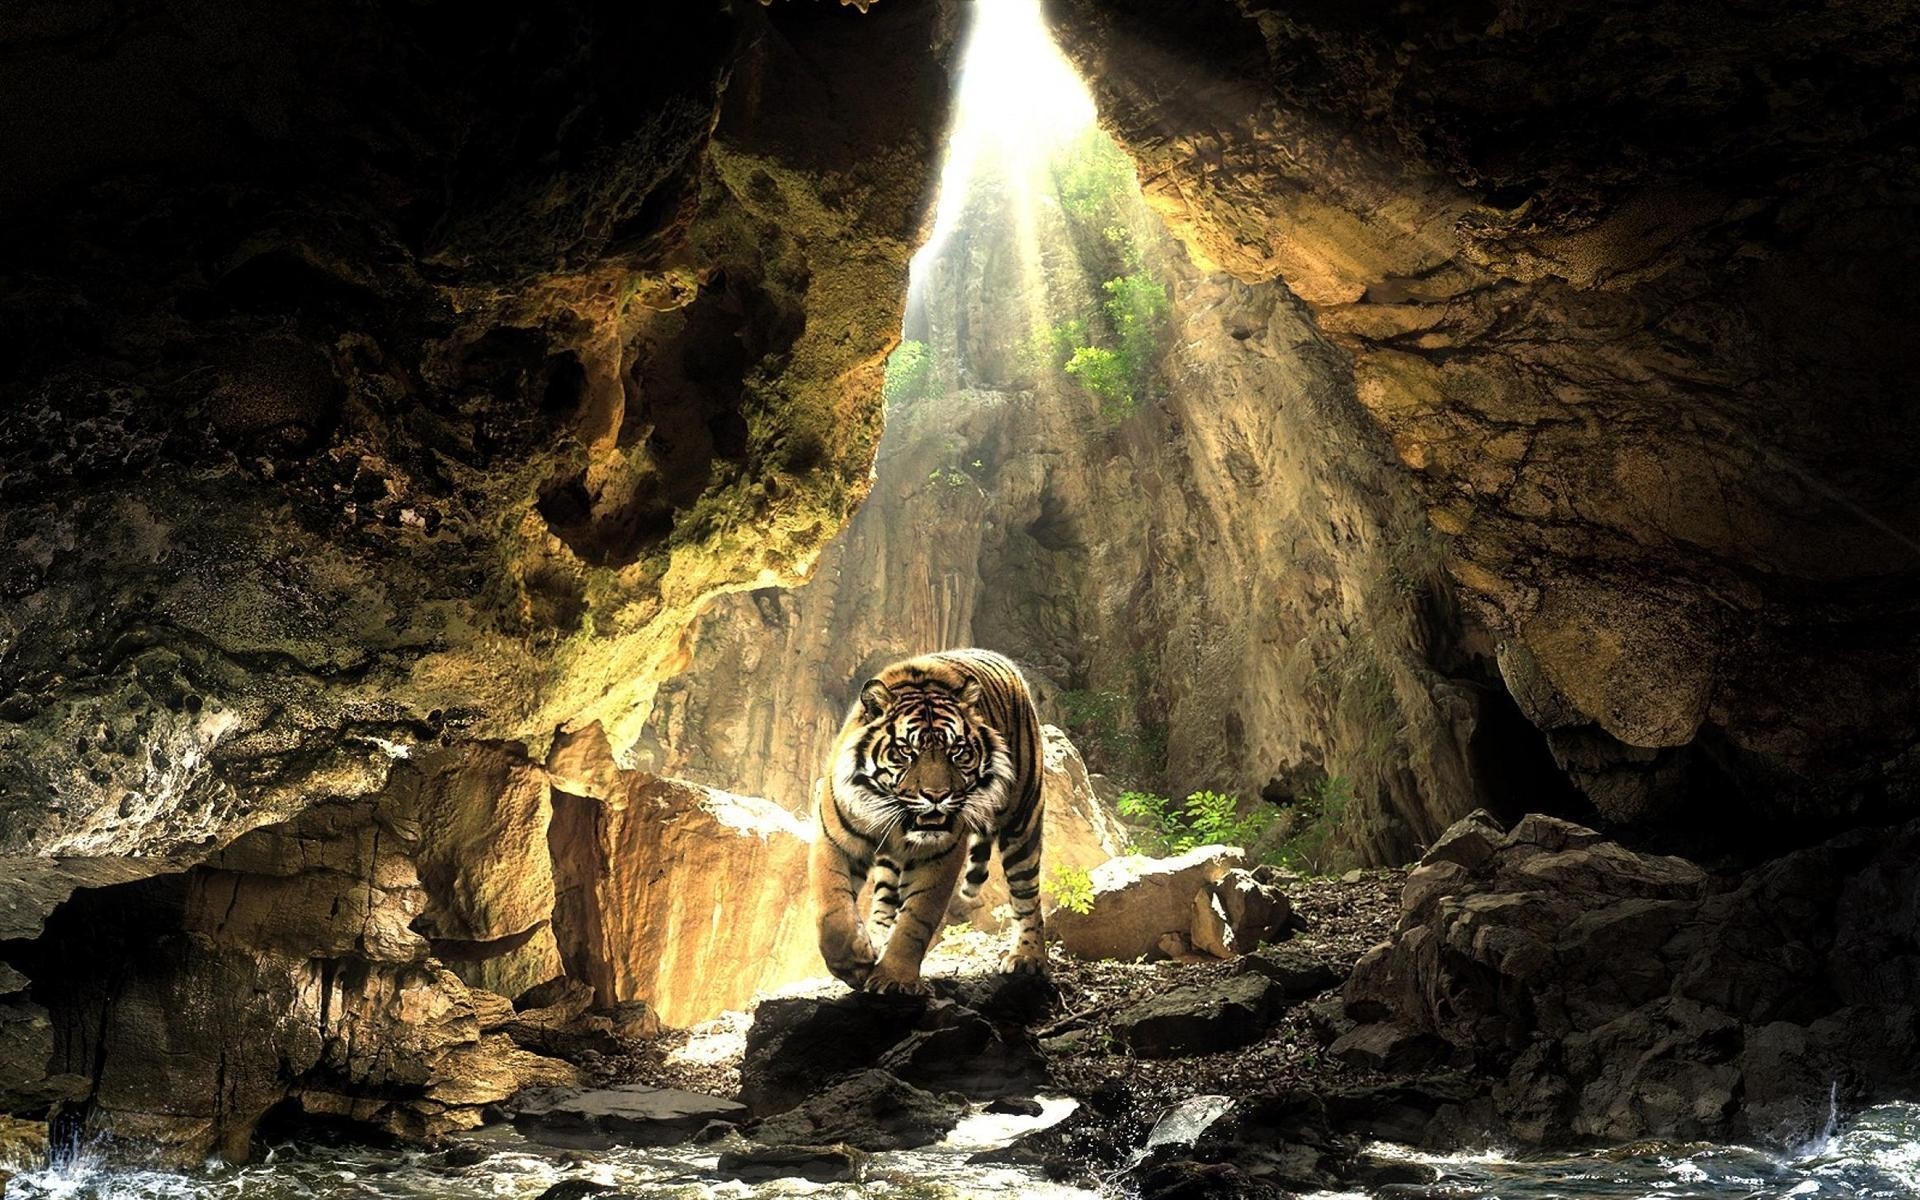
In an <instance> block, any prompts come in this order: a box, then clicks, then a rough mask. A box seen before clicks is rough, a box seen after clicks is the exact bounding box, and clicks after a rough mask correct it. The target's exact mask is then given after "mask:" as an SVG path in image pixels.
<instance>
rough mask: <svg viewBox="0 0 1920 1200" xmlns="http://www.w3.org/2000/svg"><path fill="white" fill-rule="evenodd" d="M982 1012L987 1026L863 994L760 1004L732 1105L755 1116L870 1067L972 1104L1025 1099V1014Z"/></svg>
mask: <svg viewBox="0 0 1920 1200" xmlns="http://www.w3.org/2000/svg"><path fill="white" fill-rule="evenodd" d="M990 999H991V998H989V1000H990ZM982 1007H983V1009H985V1010H986V1011H987V1012H994V1013H995V1017H994V1018H993V1019H989V1017H988V1016H987V1015H985V1014H984V1013H982V1012H979V1011H975V1010H974V1009H971V1008H968V1007H965V1006H963V1005H961V1004H958V1003H955V1002H954V1001H951V1000H933V1001H928V1000H923V999H920V998H918V997H899V996H885V995H868V994H865V993H855V994H853V995H849V996H842V997H837V998H835V999H833V1000H817V999H812V998H793V999H779V1000H767V1001H763V1002H762V1003H761V1004H760V1005H759V1007H758V1008H756V1009H755V1010H754V1018H753V1025H752V1027H751V1028H749V1029H748V1031H747V1045H746V1052H745V1056H744V1059H743V1061H742V1063H741V1068H740V1099H741V1100H742V1101H743V1102H744V1103H746V1105H747V1106H748V1107H749V1108H751V1109H752V1110H753V1111H754V1113H755V1114H757V1115H762V1116H764V1115H767V1114H770V1113H775V1112H780V1111H784V1110H785V1109H788V1108H792V1107H793V1106H795V1105H797V1104H800V1103H802V1102H803V1101H805V1100H806V1099H807V1098H808V1097H810V1096H816V1095H818V1094H819V1093H820V1092H821V1091H822V1089H824V1088H825V1087H827V1086H828V1085H829V1084H831V1083H832V1082H833V1081H835V1080H838V1079H841V1078H844V1077H846V1076H848V1075H850V1074H854V1073H856V1072H860V1071H864V1070H868V1069H870V1068H879V1069H882V1070H885V1071H886V1072H888V1073H890V1074H892V1075H894V1076H897V1077H899V1078H900V1079H902V1080H904V1081H906V1082H908V1083H911V1084H914V1085H916V1086H919V1087H922V1088H927V1089H932V1090H939V1091H959V1092H962V1093H964V1094H966V1095H968V1096H972V1097H975V1098H982V1099H984V1098H989V1097H996V1096H1003V1095H1009V1094H1030V1093H1031V1092H1032V1090H1033V1089H1034V1088H1035V1087H1037V1086H1039V1085H1040V1083H1041V1082H1042V1081H1044V1079H1045V1064H1044V1062H1042V1061H1041V1059H1040V1056H1039V1054H1038V1052H1037V1050H1036V1049H1035V1047H1034V1045H1033V1043H1032V1040H1031V1038H1029V1037H1028V1036H1027V1034H1026V1031H1025V1030H1024V1029H1023V1028H1021V1027H1020V1026H1019V1025H1018V1024H1016V1023H1015V1022H1016V1021H1018V1020H1020V1019H1022V1018H1023V1017H1024V1016H1025V1015H1026V1012H1027V1010H1025V1009H1024V1008H1022V1007H1016V1008H1014V1009H1011V1010H1008V1009H1001V1010H999V1011H998V1012H995V1009H996V1006H994V1005H992V1004H991V1003H985V1004H983V1005H982Z"/></svg>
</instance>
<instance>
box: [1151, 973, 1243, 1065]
mask: <svg viewBox="0 0 1920 1200" xmlns="http://www.w3.org/2000/svg"><path fill="white" fill-rule="evenodd" d="M1275 991H1276V989H1275V986H1274V983H1273V981H1272V980H1270V979H1267V978H1266V977H1264V976H1261V975H1233V976H1228V977H1227V978H1225V979H1221V980H1217V981H1209V982H1207V983H1197V984H1189V985H1186V986H1184V987H1176V988H1172V989H1170V990H1168V991H1167V992H1165V993H1163V994H1161V995H1158V996H1154V997H1151V998H1150V999H1147V1000H1142V1001H1140V1002H1139V1003H1137V1004H1133V1005H1130V1006H1128V1007H1127V1008H1124V1009H1122V1010H1120V1012H1119V1013H1117V1014H1115V1016H1114V1018H1113V1032H1114V1036H1115V1037H1117V1038H1119V1039H1120V1041H1121V1042H1122V1043H1123V1044H1124V1045H1125V1046H1126V1047H1127V1049H1129V1050H1131V1051H1132V1052H1133V1053H1135V1054H1138V1055H1140V1056H1141V1057H1142V1058H1178V1057H1184V1056H1188V1055H1194V1054H1213V1053H1215V1052H1217V1051H1221V1050H1231V1049H1234V1048H1235V1047H1238V1046H1244V1045H1247V1044H1248V1043H1250V1042H1253V1041H1256V1040H1258V1038H1259V1037H1260V1035H1261V1034H1263V1033H1265V1032H1266V1029H1267V1023H1268V1021H1269V1020H1270V1019H1271V1017H1272V1014H1273V1006H1274V1002H1275Z"/></svg>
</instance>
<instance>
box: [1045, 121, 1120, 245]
mask: <svg viewBox="0 0 1920 1200" xmlns="http://www.w3.org/2000/svg"><path fill="white" fill-rule="evenodd" d="M1049 166H1050V168H1051V171H1052V175H1053V190H1054V194H1055V195H1056V196H1058V197H1059V198H1060V207H1061V208H1064V209H1065V210H1066V211H1067V213H1068V214H1069V215H1070V216H1072V217H1074V218H1075V219H1077V220H1080V221H1084V222H1091V221H1093V220H1095V219H1097V218H1098V217H1100V216H1102V215H1103V214H1104V213H1105V212H1106V211H1107V210H1108V209H1110V208H1112V207H1113V206H1114V204H1115V203H1116V202H1117V201H1119V200H1122V199H1124V198H1126V197H1128V196H1130V195H1132V194H1133V192H1134V191H1136V190H1137V189H1138V188H1139V186H1140V181H1139V178H1138V177H1137V176H1136V175H1135V174H1134V170H1133V160H1132V159H1130V158H1128V157H1127V156H1126V153H1125V151H1123V150H1121V149H1120V147H1119V146H1117V145H1115V144H1114V141H1113V139H1112V138H1110V137H1108V136H1107V135H1106V134H1105V133H1103V132H1101V131H1100V130H1099V129H1089V130H1088V131H1087V132H1086V133H1085V134H1083V135H1082V136H1081V137H1080V138H1079V139H1077V140H1076V141H1074V142H1073V143H1072V144H1070V145H1068V146H1067V147H1066V148H1065V149H1063V150H1062V151H1061V152H1060V153H1059V154H1058V155H1056V156H1055V157H1054V159H1053V161H1052V162H1051V163H1050V164H1049Z"/></svg>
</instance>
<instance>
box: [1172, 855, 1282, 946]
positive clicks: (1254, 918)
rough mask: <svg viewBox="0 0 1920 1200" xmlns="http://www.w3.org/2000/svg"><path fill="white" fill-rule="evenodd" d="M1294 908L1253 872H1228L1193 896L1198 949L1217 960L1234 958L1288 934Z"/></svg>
mask: <svg viewBox="0 0 1920 1200" xmlns="http://www.w3.org/2000/svg"><path fill="white" fill-rule="evenodd" d="M1292 919H1293V906H1292V905H1291V904H1289V903H1288V902H1287V894H1286V893H1285V892H1283V891H1281V890H1280V888H1279V887H1277V886H1275V885H1273V884H1269V883H1263V882H1261V881H1260V880H1259V879H1257V878H1256V877H1255V876H1254V874H1253V872H1251V871H1242V870H1233V871H1228V872H1227V873H1226V874H1225V875H1222V876H1221V877H1220V878H1219V879H1216V880H1214V881H1212V882H1211V883H1208V884H1207V885H1206V886H1204V887H1202V888H1201V889H1200V891H1198V892H1196V893H1195V894H1194V897H1193V926H1192V930H1191V933H1190V938H1191V940H1192V942H1193V946H1194V949H1196V950H1200V951H1202V952H1204V953H1207V954H1211V955H1213V956H1214V957H1215V958H1232V957H1234V956H1235V955H1237V954H1245V953H1246V952H1248V951H1249V950H1252V949H1253V948H1254V947H1255V946H1259V945H1261V944H1262V943H1265V942H1270V941H1275V940H1277V939H1279V938H1280V937H1282V936H1284V935H1285V934H1286V931H1287V928H1288V925H1289V924H1290V923H1291V921H1292Z"/></svg>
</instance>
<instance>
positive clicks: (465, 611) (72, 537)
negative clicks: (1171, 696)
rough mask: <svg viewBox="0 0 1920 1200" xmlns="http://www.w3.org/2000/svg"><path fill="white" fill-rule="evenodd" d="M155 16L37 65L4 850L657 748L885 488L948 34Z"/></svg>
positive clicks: (12, 471)
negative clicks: (566, 732) (459, 746)
mask: <svg viewBox="0 0 1920 1200" xmlns="http://www.w3.org/2000/svg"><path fill="white" fill-rule="evenodd" d="M122 7H127V6H122ZM115 8H116V6H112V5H109V6H105V7H96V8H93V9H88V10H86V11H85V13H79V12H76V13H74V14H70V15H68V16H66V17H63V18H61V19H60V20H59V21H57V22H55V23H54V24H55V26H57V27H51V28H49V27H43V26H42V25H40V24H35V23H33V19H32V18H30V17H28V16H24V15H23V16H20V17H17V18H15V19H14V20H15V24H13V25H12V26H10V27H0V45H4V46H5V47H6V48H7V49H8V51H9V52H10V54H12V55H14V56H15V58H17V60H18V62H19V64H20V66H19V69H10V70H9V72H8V78H7V81H6V83H5V85H4V87H5V89H6V90H5V97H4V101H5V102H4V104H0V108H5V110H6V111H7V113H8V117H7V118H6V119H7V121H8V122H9V128H10V129H12V130H13V131H14V132H16V133H18V134H19V135H20V138H21V139H22V140H20V141H17V142H16V141H14V140H13V139H9V146H10V148H12V149H11V151H10V157H15V158H18V159H19V160H21V162H23V163H26V164H29V166H28V167H27V168H26V169H23V170H20V171H17V172H16V171H11V170H10V171H9V172H7V175H8V180H7V183H6V185H5V188H6V190H5V192H4V195H0V202H4V204H5V205H6V211H7V212H8V214H9V219H8V220H7V222H6V225H7V230H8V233H7V245H6V247H5V262H6V269H5V274H4V276H0V329H4V330H5V331H6V332H5V334H4V335H0V336H3V337H4V338H5V343H4V347H3V348H4V354H0V359H4V367H0V370H3V371H4V380H3V383H4V387H5V388H6V392H7V395H8V404H7V406H6V409H5V411H4V413H0V445H3V446H4V447H5V449H4V450H3V451H0V454H4V456H5V457H4V461H3V462H0V531H3V534H4V536H0V543H4V547H5V548H4V549H3V550H0V575H4V577H5V578H6V580H7V585H6V588H5V595H4V599H0V639H3V641H0V644H3V645H4V647H5V654H4V655H3V656H0V693H4V695H5V706H6V711H5V716H4V721H0V850H4V851H6V852H9V853H14V854H22V853H26V854H64V855H81V854H85V855H122V856H124V855H140V856H143V857H150V856H155V855H170V854H176V853H177V854H183V855H193V854H197V853H201V852H204V850H205V849H207V848H209V847H212V846H217V845H218V844H220V843H222V842H224V841H226V840H227V839H229V838H231V837H232V836H233V835H234V834H236V833H238V832H240V831H242V830H244V829H246V828H249V827H252V826H255V825H258V824H261V823H263V822H267V821H270V820H275V819H279V818H282V817H285V816H287V815H290V814H292V813H295V812H297V811H299V810H300V809H301V808H302V807H303V806H305V805H306V804H308V803H310V802H312V801H313V800H315V799H318V798H323V797H329V796H340V795H352V794H359V793H366V792H370V791H372V790H375V789H377V788H378V787H379V786H380V784H381V781H382V780H383V778H384V777H385V774H386V772H387V770H388V768H389V766H390V764H391V763H392V761H393V760H394V757H395V755H396V754H397V753H399V752H400V751H401V750H403V749H404V748H406V747H408V746H414V745H424V744H431V743H433V742H435V741H438V740H441V739H467V738H508V739H513V740H518V741H523V742H525V743H526V744H528V745H529V746H531V747H533V749H534V751H535V753H536V754H537V753H539V751H540V748H541V747H542V746H543V745H544V744H545V742H546V740H547V739H548V738H549V737H551V736H552V734H553V732H554V730H555V729H556V728H559V727H561V726H563V725H566V726H574V727H578V726H582V725H584V724H586V723H589V722H591V721H594V720H604V721H605V723H606V724H607V726H608V727H609V728H610V729H612V730H613V731H614V736H615V738H616V740H619V741H630V740H631V738H632V733H633V731H634V730H636V729H637V726H638V722H639V721H640V720H641V719H643V717H644V713H645V710H646V704H647V701H648V699H649V697H650V694H651V689H652V686H653V683H654V681H655V680H656V679H657V678H658V677H659V675H660V674H661V673H662V669H663V663H664V662H665V660H666V659H667V658H668V657H669V656H670V655H671V653H672V650H673V646H674V642H675V640H676V638H677V636H678V634H679V633H680V631H681V628H682V627H683V626H684V624H685V623H686V621H687V620H688V618H689V617H690V615H691V613H692V612H693V611H694V610H695V608H696V607H697V606H698V604H699V603H700V602H701V600H702V599H703V598H704V597H706V596H707V595H710V594H712V593H714V592H716V591H720V590H724V589H726V588H729V587H737V586H741V585H743V584H746V583H752V582H756V581H757V582H760V583H766V582H769V581H772V580H776V579H781V578H790V577H792V576H793V574H794V573H795V572H796V571H798V570H799V569H801V568H802V567H804V566H805V565H806V564H807V563H808V562H809V561H810V559H811V558H812V556H813V555H814V554H815V553H816V552H817V551H818V549H819V547H820V546H821V545H822V544H823V543H824V542H825V540H826V539H827V538H828V537H830V536H831V535H832V533H833V532H834V531H835V530H836V529H837V528H838V527H839V525H840V524H841V523H842V522H843V521H844V519H845V518H846V516H847V514H848V513H849V512H850V511H851V510H852V508H853V506H854V505H855V504H856V503H857V502H858V500H859V499H860V497H861V495H862V493H863V492H864V490H865V488H866V479H867V472H868V468H869V466H870V464H871V461H872V456H873V449H874V442H875V440H876V437H877V434H878V429H879V416H880V414H879V384H880V366H879V364H880V361H881V359H882V357H883V356H884V354H885V352H886V351H887V349H888V348H889V347H890V346H891V345H892V343H893V341H894V339H895V336H896V331H897V328H898V322H899V314H900V306H901V297H902V295H903V292H904V288H905V269H906V260H907V256H908V254H909V253H910V251H911V248H912V246H913V244H914V242H915V240H916V238H917V231H918V228H919V224H920V221H921V219H922V216H923V213H924V211H925V202H926V198H927V196H928V194H929V188H930V185H931V182H932V172H933V165H934V159H935V156H936V152H937V141H938V134H937V131H938V130H939V128H940V126H941V123H942V117H943V113H944V105H945V96H946V87H947V85H946V75H945V72H944V69H943V67H942V65H941V63H940V61H939V55H940V54H941V53H943V49H942V48H943V47H944V46H945V44H946V42H947V39H948V37H949V31H948V29H947V23H946V20H945V18H943V17H942V15H941V13H940V12H939V10H938V7H937V6H935V5H930V4H921V5H914V4H901V5H894V6H889V11H888V12H886V13H875V14H873V15H871V16H869V17H866V18H864V19H863V18H862V17H861V16H860V14H858V13H857V12H853V11H851V10H845V11H841V10H832V11H827V10H818V11H815V10H800V9H794V10H791V11H788V10H782V11H779V12H775V13H770V14H769V13H763V12H762V11H761V10H760V9H759V8H758V7H756V6H753V5H744V6H737V8H736V9H735V10H734V11H732V12H731V13H726V12H722V11H719V10H706V9H701V8H698V7H697V6H696V8H694V9H686V10H685V11H681V9H680V8H679V6H674V8H673V10H672V12H671V13H669V11H668V10H667V9H665V8H659V9H657V10H656V9H649V10H647V11H646V12H641V11H640V10H635V9H631V8H630V7H622V6H618V5H599V4H593V3H580V4H563V5H558V6H547V7H545V8H543V9H542V10H541V11H540V12H539V13H538V14H532V13H527V12H524V11H523V10H521V9H520V8H519V7H517V6H510V5H501V6H495V7H488V6H484V5H483V6H481V7H480V8H478V9H475V10H474V11H471V12H466V11H463V12H462V14H461V15H460V16H459V18H458V19H451V18H445V19H442V18H443V17H444V16H445V15H444V14H442V15H441V16H436V15H435V13H434V12H433V11H430V9H431V6H429V9H409V10H407V11H405V12H400V11H398V10H395V11H392V12H361V11H359V10H358V9H354V10H347V9H342V10H338V11H337V12H336V11H330V12H328V13H325V14H295V13H291V12H276V11H267V10H252V11H250V12H249V13H248V14H246V15H241V16H235V17H234V18H233V19H232V20H228V19H226V18H225V17H224V16H221V15H220V14H218V13H215V12H214V11H212V10H211V9H209V10H208V11H207V12H204V13H200V14H198V15H196V14H194V13H192V12H177V13H172V14H170V15H169V16H168V17H167V18H165V19H162V18H159V17H157V16H156V17H152V18H151V19H149V18H146V17H140V18H138V19H136V18H135V15H134V14H132V13H131V12H129V13H116V12H115V11H114V9H115ZM850 56H851V57H850ZM10 61H13V59H10ZM216 80H217V81H218V82H212V81H216ZM828 80H831V81H832V83H831V86H829V84H828V82H827V81H828ZM201 88H211V89H213V92H212V94H210V95H202V94H200V92H199V91H198V90H197V89H201ZM222 114H224V115H222ZM142 123H150V124H151V128H150V129H147V130H146V132H145V133H144V134H143V132H142V130H143V129H144V128H145V126H144V125H143V124H142Z"/></svg>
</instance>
